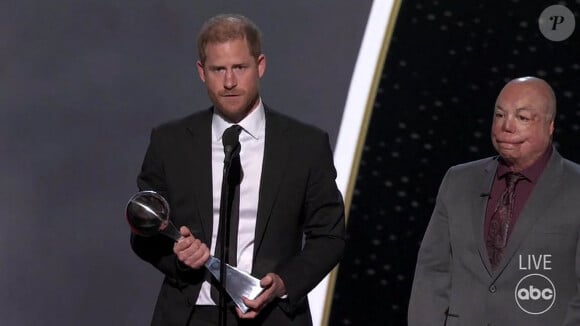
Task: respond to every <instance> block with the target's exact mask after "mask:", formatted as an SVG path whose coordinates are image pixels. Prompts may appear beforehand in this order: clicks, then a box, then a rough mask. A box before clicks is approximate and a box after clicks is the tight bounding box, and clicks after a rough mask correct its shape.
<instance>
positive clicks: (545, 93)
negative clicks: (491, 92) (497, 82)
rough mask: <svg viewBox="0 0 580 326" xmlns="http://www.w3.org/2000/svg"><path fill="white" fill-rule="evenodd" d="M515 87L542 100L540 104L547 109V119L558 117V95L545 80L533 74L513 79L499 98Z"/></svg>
mask: <svg viewBox="0 0 580 326" xmlns="http://www.w3.org/2000/svg"><path fill="white" fill-rule="evenodd" d="M514 89H516V90H520V91H521V92H525V93H530V94H533V97H534V98H535V99H536V100H538V101H540V102H539V103H538V104H539V105H540V106H542V107H543V108H544V109H545V113H546V119H548V121H554V118H555V117H556V95H555V94H554V90H553V89H552V87H551V86H550V85H549V84H548V83H547V82H546V81H545V80H543V79H541V78H538V77H532V76H528V77H520V78H515V79H512V80H511V81H509V82H508V83H507V84H506V85H505V86H504V88H503V89H502V90H501V92H500V93H499V96H498V100H499V99H500V97H501V96H502V94H504V93H505V92H508V91H512V90H514Z"/></svg>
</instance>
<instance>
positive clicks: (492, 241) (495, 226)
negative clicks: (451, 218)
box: [486, 172, 525, 270]
mask: <svg viewBox="0 0 580 326" xmlns="http://www.w3.org/2000/svg"><path fill="white" fill-rule="evenodd" d="M523 178H525V177H524V176H523V175H522V174H520V173H513V172H509V173H507V174H506V175H505V180H506V188H505V190H504V191H503V193H502V194H501V196H500V198H499V201H498V202H497V205H496V207H495V210H494V212H493V215H492V216H491V221H490V224H489V231H488V233H487V237H486V247H487V255H488V256H489V261H490V263H491V267H492V269H494V270H495V269H496V268H497V266H498V265H499V263H500V261H501V259H502V254H503V250H504V248H505V247H506V246H507V243H508V236H509V234H510V228H511V227H512V226H513V225H512V220H513V211H514V199H515V197H516V191H515V189H516V184H517V183H518V181H520V180H521V179H523Z"/></svg>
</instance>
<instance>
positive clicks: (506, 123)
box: [502, 117, 515, 132]
mask: <svg viewBox="0 0 580 326" xmlns="http://www.w3.org/2000/svg"><path fill="white" fill-rule="evenodd" d="M502 130H503V131H505V132H514V131H515V121H514V118H513V117H506V119H504V120H503V123H502Z"/></svg>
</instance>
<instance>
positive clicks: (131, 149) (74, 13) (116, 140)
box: [0, 0, 372, 326]
mask: <svg viewBox="0 0 580 326" xmlns="http://www.w3.org/2000/svg"><path fill="white" fill-rule="evenodd" d="M371 2H372V1H370V0H363V1H348V0H332V1H329V0H327V1H315V2H312V1H305V0H298V1H290V2H279V1H257V0H256V1H190V0H173V1H163V0H139V1H133V0H130V1H113V0H84V1H74V0H54V1H43V0H7V1H2V2H1V3H0V154H1V156H0V157H1V159H0V204H1V207H2V208H1V210H2V212H1V216H2V219H1V225H2V226H1V227H0V325H19V326H21V325H71V326H72V325H74V326H76V325H87V326H89V325H139V326H141V325H146V324H147V323H148V322H149V320H150V318H151V314H152V310H153V305H154V302H155V300H156V296H157V292H158V289H159V286H160V282H161V279H162V277H161V274H160V273H159V272H158V271H156V270H154V269H153V268H152V267H151V266H149V265H147V264H146V263H144V262H143V261H141V260H139V259H138V258H137V257H136V256H135V255H134V254H133V253H132V251H131V250H130V247H129V229H128V227H127V225H126V222H125V220H124V207H125V203H126V200H127V199H128V198H129V197H130V196H131V195H132V194H133V193H134V192H135V191H136V190H137V188H136V185H135V178H136V176H137V173H138V171H139V168H140V164H141V161H142V159H143V155H144V153H145V149H146V145H147V142H148V137H149V132H150V129H151V128H152V127H153V126H155V125H158V124H160V123H162V122H164V121H167V120H169V119H173V118H177V117H181V116H185V115H187V114H189V113H191V112H193V111H197V110H200V109H203V108H206V107H208V106H209V102H208V100H207V96H206V92H205V90H204V88H203V85H202V84H201V82H200V81H199V80H198V77H197V72H196V69H195V60H196V49H195V39H196V33H197V31H198V29H199V28H200V26H201V24H202V22H203V21H204V20H205V19H207V18H209V17H210V16H212V15H215V14H218V13H222V12H239V13H242V14H245V15H247V16H249V17H250V18H252V19H253V20H255V22H256V23H257V24H258V25H259V26H260V27H261V28H262V30H263V34H264V51H265V53H266V55H267V59H268V61H267V63H268V66H267V70H266V74H265V77H264V78H263V82H262V94H263V99H264V101H265V103H267V104H268V105H270V106H272V107H273V108H275V109H278V110H279V111H282V112H284V113H287V114H289V115H291V116H294V117H297V118H298V119H300V120H303V121H306V122H309V123H312V124H314V125H317V126H319V127H321V128H323V129H326V130H327V131H328V132H329V133H330V137H331V141H332V142H333V144H334V142H335V140H336V138H337V134H338V128H339V125H340V121H341V117H342V110H343V108H344V105H345V100H346V97H347V92H348V88H349V84H350V78H351V75H352V73H353V69H354V64H355V61H356V58H357V53H358V50H359V46H360V42H361V39H362V36H363V31H364V28H365V25H366V21H367V17H368V14H369V10H370V7H371Z"/></svg>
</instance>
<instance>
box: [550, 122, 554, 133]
mask: <svg viewBox="0 0 580 326" xmlns="http://www.w3.org/2000/svg"><path fill="white" fill-rule="evenodd" d="M553 135H554V120H552V121H551V122H550V136H553Z"/></svg>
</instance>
